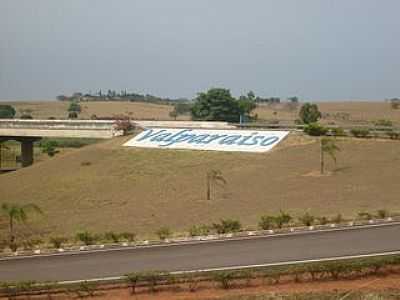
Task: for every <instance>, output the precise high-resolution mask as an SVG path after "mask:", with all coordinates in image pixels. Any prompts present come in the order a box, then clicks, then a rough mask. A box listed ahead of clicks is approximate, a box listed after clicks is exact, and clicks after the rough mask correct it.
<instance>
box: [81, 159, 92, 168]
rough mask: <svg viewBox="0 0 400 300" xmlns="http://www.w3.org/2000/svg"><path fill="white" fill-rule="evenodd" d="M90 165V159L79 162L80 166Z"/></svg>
mask: <svg viewBox="0 0 400 300" xmlns="http://www.w3.org/2000/svg"><path fill="white" fill-rule="evenodd" d="M91 165H92V163H91V162H90V161H86V160H85V161H83V162H81V166H82V167H89V166H91Z"/></svg>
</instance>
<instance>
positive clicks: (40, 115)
mask: <svg viewBox="0 0 400 300" xmlns="http://www.w3.org/2000/svg"><path fill="white" fill-rule="evenodd" d="M5 103H8V104H11V105H13V106H14V107H15V108H16V110H17V112H18V116H19V115H21V113H22V112H23V111H28V112H30V114H31V115H32V116H33V117H34V118H35V119H47V118H49V117H55V118H61V119H64V118H66V117H67V115H68V113H67V108H68V103H65V102H57V101H43V102H5ZM317 103H318V102H317ZM81 106H82V113H81V114H80V115H79V118H82V119H89V118H90V117H91V116H92V115H96V116H97V117H112V116H116V115H126V116H129V117H131V118H132V119H152V120H170V119H171V117H170V116H169V112H170V111H171V110H172V106H169V105H158V104H148V103H139V102H136V103H135V102H82V103H81ZM318 106H319V108H320V110H321V112H322V113H323V114H324V118H323V119H322V122H323V123H335V124H346V125H349V124H366V123H367V124H368V123H369V124H372V123H373V122H374V121H377V120H380V119H387V120H391V121H392V122H393V123H394V124H395V125H400V110H393V109H391V107H390V104H389V103H386V102H383V101H382V102H319V103H318ZM298 110H299V107H298V108H297V109H296V108H295V109H293V110H290V109H289V108H288V106H287V105H286V104H284V103H282V104H277V105H259V106H258V107H257V109H256V110H255V113H256V114H257V115H258V117H259V120H260V121H271V120H279V121H281V122H289V123H293V121H294V120H295V119H297V118H298ZM187 119H189V116H179V117H178V120H187Z"/></svg>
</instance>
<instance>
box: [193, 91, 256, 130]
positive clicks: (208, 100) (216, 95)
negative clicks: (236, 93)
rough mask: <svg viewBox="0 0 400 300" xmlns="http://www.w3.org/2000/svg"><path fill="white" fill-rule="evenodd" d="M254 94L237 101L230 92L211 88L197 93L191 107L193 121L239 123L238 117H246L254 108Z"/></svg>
mask: <svg viewBox="0 0 400 300" xmlns="http://www.w3.org/2000/svg"><path fill="white" fill-rule="evenodd" d="M254 98H255V96H254V94H253V93H249V94H248V95H247V97H246V96H242V97H241V98H240V99H239V100H237V99H236V98H234V97H233V96H232V95H231V92H230V90H228V89H223V88H212V89H209V90H208V91H207V92H205V93H204V92H203V93H199V94H198V96H197V98H196V99H195V103H194V105H193V107H192V111H191V112H192V118H193V119H194V120H206V121H227V122H239V119H240V115H241V114H242V115H248V114H250V112H251V111H252V110H253V109H254V108H255V102H254Z"/></svg>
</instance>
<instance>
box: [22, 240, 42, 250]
mask: <svg viewBox="0 0 400 300" xmlns="http://www.w3.org/2000/svg"><path fill="white" fill-rule="evenodd" d="M41 244H43V240H42V239H40V238H31V239H26V240H24V241H23V242H22V246H23V247H24V249H34V248H35V247H37V246H39V245H41Z"/></svg>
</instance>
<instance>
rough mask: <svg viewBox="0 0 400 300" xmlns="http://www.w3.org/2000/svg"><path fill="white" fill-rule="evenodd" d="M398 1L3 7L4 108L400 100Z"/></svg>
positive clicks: (63, 0) (47, 0)
mask: <svg viewBox="0 0 400 300" xmlns="http://www.w3.org/2000/svg"><path fill="white" fill-rule="evenodd" d="M399 12H400V1H399V0H247V1H245V0H113V1H110V0H57V1H55V0H35V1H32V0H0V99H2V100H39V99H41V100H47V99H55V97H56V96H57V95H60V94H65V95H70V94H72V93H73V92H77V91H80V92H95V91H98V90H99V89H102V90H103V91H106V90H108V89H112V90H117V91H119V90H122V89H127V90H128V91H134V92H139V93H146V94H153V95H158V96H163V97H170V98H178V97H187V98H193V97H195V96H196V94H197V93H198V92H201V91H205V90H207V89H208V88H211V87H224V88H229V89H230V90H231V91H232V93H233V94H234V95H235V96H239V95H241V94H245V93H246V92H247V91H249V90H252V91H254V92H255V94H256V95H259V96H262V97H272V96H278V97H282V98H286V97H290V96H298V97H300V98H301V99H304V100H311V101H312V100H319V101H321V100H322V101H324V100H361V99H363V100H380V99H385V98H392V97H399V96H400V74H399V70H400V39H399V36H400V18H399V16H398V15H399Z"/></svg>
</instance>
